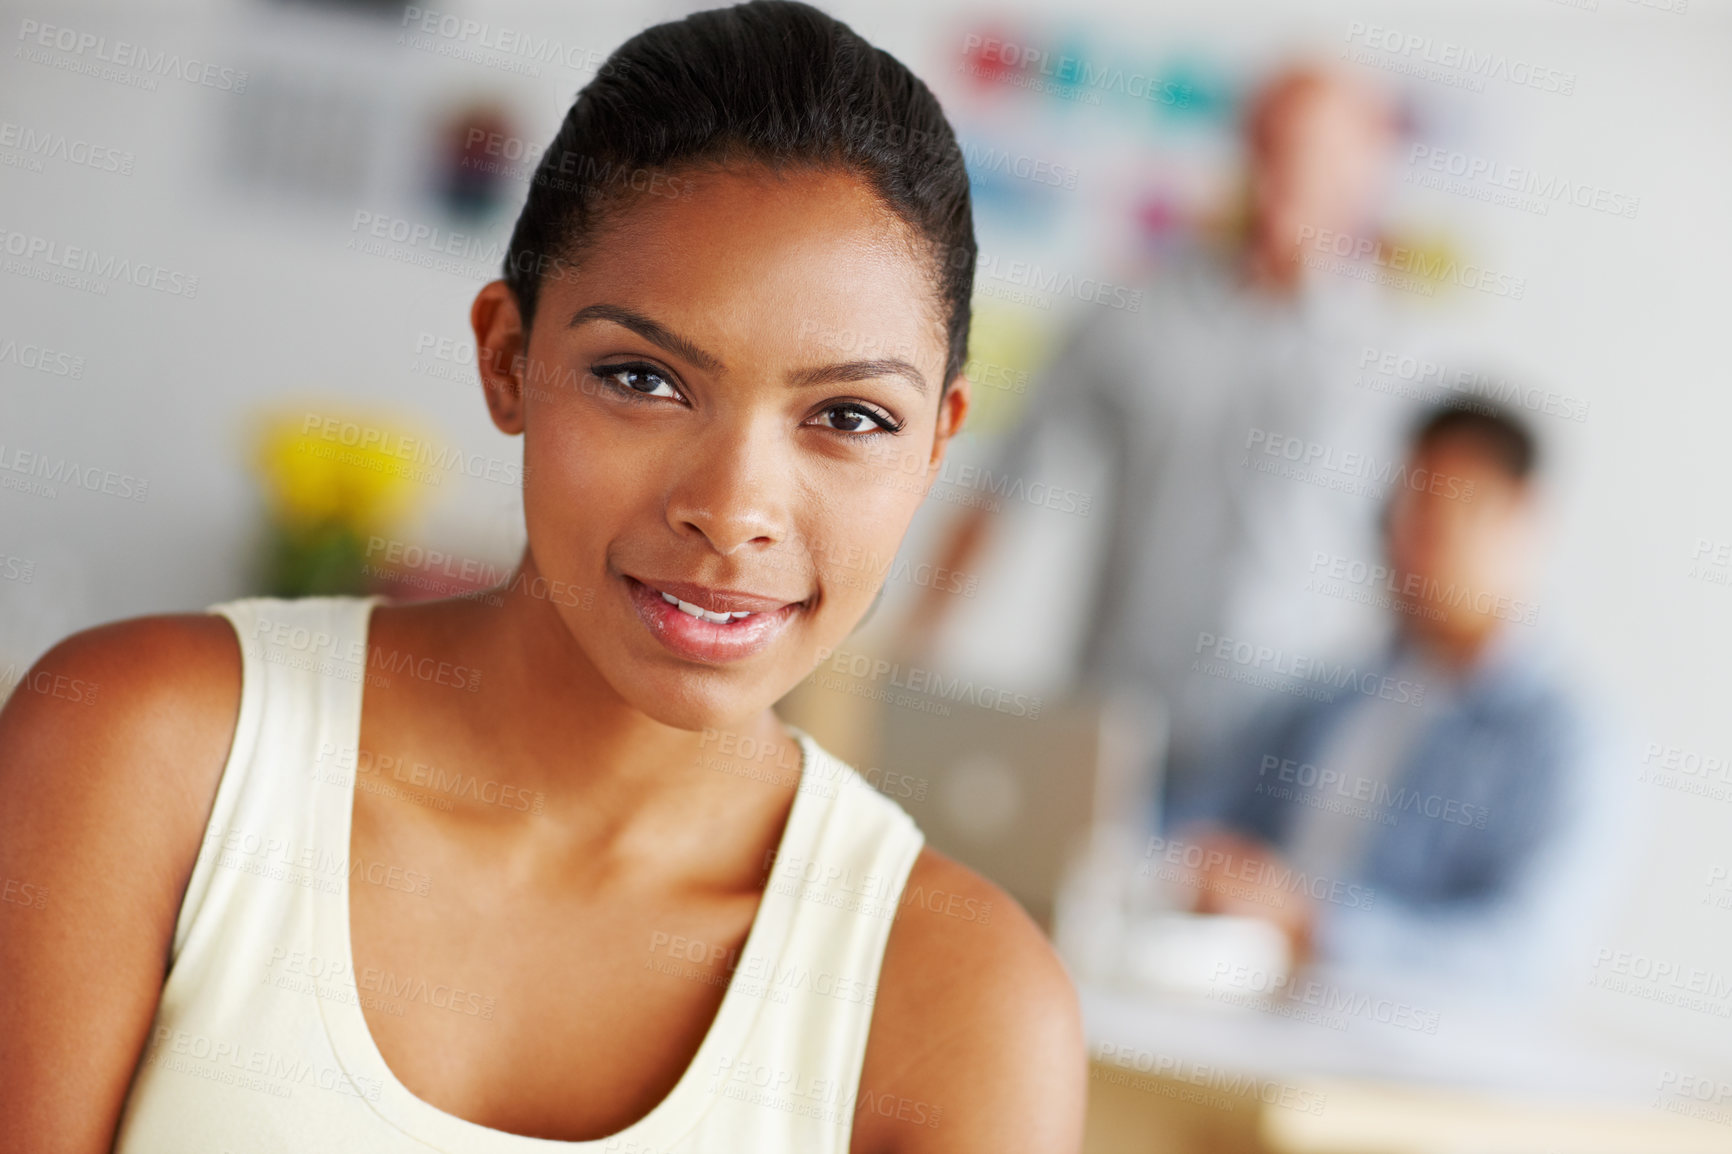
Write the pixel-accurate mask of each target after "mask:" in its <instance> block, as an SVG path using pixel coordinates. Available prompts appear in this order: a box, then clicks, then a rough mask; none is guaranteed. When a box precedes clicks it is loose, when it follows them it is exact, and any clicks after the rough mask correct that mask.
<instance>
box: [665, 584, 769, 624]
mask: <svg viewBox="0 0 1732 1154" xmlns="http://www.w3.org/2000/svg"><path fill="white" fill-rule="evenodd" d="M658 592H660V591H659V590H658ZM662 600H663V601H666V602H667V603H668V604H669V605H677V606H679V610H680V612H681V613H687V614H690V615H691V616H693V617H696V618H698V619H700V620H703V621H709V622H712V623H714V624H716V625H726V624H727V623H728V622H730V621H738V620H740V618H742V617H750V616H751V613H750V612H749V611H745V610H742V611H740V612H737V613H711V612H710V611H709V610H708V609H704V608H701V607H699V606H697V605H693V604H692V603H691V602H690V601H681V600H680V599H679V598H678V597H675V596H674V595H673V594H672V593H663V594H662Z"/></svg>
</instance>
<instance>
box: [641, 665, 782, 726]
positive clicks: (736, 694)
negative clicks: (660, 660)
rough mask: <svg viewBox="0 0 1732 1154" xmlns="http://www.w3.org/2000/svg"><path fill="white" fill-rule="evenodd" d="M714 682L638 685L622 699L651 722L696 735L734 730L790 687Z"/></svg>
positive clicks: (696, 679) (696, 680) (698, 678)
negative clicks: (705, 732) (707, 731)
mask: <svg viewBox="0 0 1732 1154" xmlns="http://www.w3.org/2000/svg"><path fill="white" fill-rule="evenodd" d="M716 680H717V679H712V678H706V677H702V676H696V677H688V678H680V679H678V680H677V681H675V682H673V683H667V684H662V685H654V684H639V685H635V686H633V687H632V689H631V691H630V692H627V693H622V694H621V696H622V697H624V698H625V699H626V701H627V702H629V703H630V704H631V706H632V707H633V708H635V709H636V710H637V711H638V712H640V713H642V714H644V715H645V716H647V717H649V718H650V719H651V720H653V721H658V722H660V723H661V724H663V725H666V726H669V727H671V728H673V729H688V730H692V731H694V732H699V731H703V730H706V729H725V728H729V727H737V726H738V725H739V724H740V723H741V722H743V721H746V720H749V719H750V718H753V717H756V716H757V715H758V714H760V713H762V712H763V711H764V710H766V709H768V708H769V707H770V706H772V705H774V704H775V703H776V702H777V701H779V700H781V698H782V697H783V695H784V694H786V693H787V692H788V690H789V689H791V688H792V686H785V687H781V686H771V687H767V688H758V687H756V686H745V685H718V684H716V683H715V682H716Z"/></svg>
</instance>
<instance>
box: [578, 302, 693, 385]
mask: <svg viewBox="0 0 1732 1154" xmlns="http://www.w3.org/2000/svg"><path fill="white" fill-rule="evenodd" d="M588 321H612V322H613V323H614V324H616V325H618V326H620V327H621V328H623V329H630V330H631V331H632V332H634V333H636V334H637V335H638V336H640V337H642V338H643V339H644V340H646V341H648V342H649V343H650V344H652V345H657V346H659V347H661V348H663V349H666V350H667V351H668V352H670V353H673V354H674V355H675V356H677V357H680V358H682V359H684V360H687V361H690V362H691V363H692V364H694V365H696V366H698V368H700V369H702V370H704V372H706V373H719V372H721V371H722V361H721V358H720V357H716V356H713V355H711V354H709V353H706V352H705V351H704V350H703V349H700V348H699V347H698V346H697V345H695V344H693V343H692V342H691V341H688V340H686V338H684V337H682V336H680V335H679V334H678V333H676V332H674V331H673V330H672V329H670V328H668V327H667V326H666V325H664V324H662V323H661V322H660V321H655V320H651V319H650V318H649V317H646V316H644V315H643V314H642V313H640V312H637V311H635V310H633V309H628V308H625V307H624V306H622V305H604V304H597V305H585V306H584V307H582V308H580V309H578V310H577V311H576V312H575V313H573V314H572V315H571V320H570V322H568V323H567V324H566V326H565V327H566V328H568V329H575V328H577V327H578V326H579V325H581V324H584V323H585V322H588Z"/></svg>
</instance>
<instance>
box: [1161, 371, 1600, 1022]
mask: <svg viewBox="0 0 1732 1154" xmlns="http://www.w3.org/2000/svg"><path fill="white" fill-rule="evenodd" d="M1535 456H1536V446H1535V443H1534V439H1533V437H1532V435H1531V434H1530V433H1529V431H1528V430H1527V429H1526V428H1525V427H1524V426H1523V425H1522V424H1521V423H1519V422H1518V421H1516V420H1515V419H1513V418H1512V417H1510V416H1507V415H1503V414H1501V413H1498V412H1495V411H1492V410H1489V409H1488V408H1487V407H1486V406H1483V405H1478V404H1476V405H1474V406H1472V407H1462V406H1449V407H1445V408H1442V409H1439V410H1436V411H1433V412H1432V413H1431V414H1430V415H1429V416H1428V417H1426V418H1424V419H1423V420H1422V422H1421V424H1420V425H1419V427H1418V429H1417V430H1416V432H1415V434H1414V435H1413V437H1412V439H1411V442H1410V447H1409V449H1408V455H1407V460H1406V466H1407V468H1406V471H1405V473H1398V474H1396V483H1392V486H1391V488H1392V493H1391V496H1390V499H1389V502H1388V504H1387V505H1386V507H1385V510H1384V519H1383V534H1384V543H1385V549H1386V552H1387V570H1388V572H1387V574H1385V575H1382V576H1381V577H1380V578H1378V579H1376V580H1375V583H1372V582H1369V581H1366V580H1365V578H1364V577H1363V575H1362V574H1349V575H1348V579H1347V580H1343V581H1342V582H1341V583H1340V584H1341V585H1343V586H1345V587H1346V588H1347V589H1352V590H1365V591H1367V592H1368V593H1369V592H1375V596H1376V598H1377V600H1378V602H1379V603H1382V604H1384V605H1386V606H1387V608H1389V609H1390V610H1393V611H1394V619H1395V631H1394V632H1395V636H1394V640H1393V642H1392V644H1391V645H1390V646H1389V647H1388V650H1387V652H1386V653H1384V654H1383V656H1382V657H1380V658H1378V659H1375V660H1373V661H1369V662H1362V663H1359V664H1358V665H1357V666H1353V664H1352V663H1351V662H1349V663H1348V665H1349V667H1351V668H1354V669H1355V670H1356V672H1357V674H1358V676H1357V677H1356V678H1355V679H1354V682H1350V683H1348V684H1346V685H1345V686H1344V687H1342V688H1338V689H1333V688H1332V686H1333V685H1334V684H1338V683H1339V681H1338V680H1337V681H1335V682H1325V681H1321V680H1320V681H1316V682H1313V683H1312V684H1314V685H1315V686H1316V687H1317V688H1319V689H1322V690H1325V692H1323V693H1319V694H1318V697H1325V696H1327V697H1330V698H1331V700H1327V701H1324V700H1315V699H1310V698H1302V699H1299V700H1298V701H1297V702H1296V703H1290V704H1285V705H1283V706H1280V707H1276V708H1272V709H1271V710H1270V711H1268V712H1267V713H1265V714H1264V715H1263V716H1262V717H1260V718H1258V719H1257V720H1256V721H1255V722H1254V723H1253V724H1252V726H1251V727H1250V731H1249V732H1248V733H1247V734H1246V735H1245V736H1244V737H1243V738H1241V739H1240V740H1239V741H1238V742H1237V743H1235V745H1234V752H1233V753H1231V754H1227V755H1223V756H1221V757H1219V758H1217V759H1216V760H1215V764H1214V765H1213V766H1211V771H1210V772H1209V773H1208V774H1207V775H1206V777H1205V779H1204V781H1203V782H1202V784H1201V785H1200V786H1199V787H1196V788H1193V790H1192V791H1191V794H1192V796H1191V797H1189V798H1188V799H1179V798H1173V799H1170V800H1169V810H1168V814H1169V820H1168V822H1167V825H1168V828H1169V829H1171V830H1173V831H1175V833H1174V837H1175V838H1176V839H1177V840H1178V841H1181V842H1185V843H1202V844H1203V845H1204V847H1205V850H1206V851H1211V850H1212V851H1218V852H1215V853H1212V854H1210V853H1206V854H1205V855H1204V856H1205V857H1206V858H1207V860H1209V861H1210V862H1211V863H1212V864H1211V865H1209V866H1208V867H1207V868H1206V870H1205V871H1204V872H1203V873H1202V874H1200V875H1198V876H1195V877H1194V878H1193V879H1192V881H1193V884H1194V885H1195V902H1196V905H1195V908H1196V909H1197V910H1199V911H1201V912H1206V913H1210V912H1212V913H1233V914H1241V915H1252V916H1259V917H1262V918H1265V919H1267V920H1272V921H1274V922H1276V923H1277V924H1278V925H1279V926H1280V927H1281V928H1282V929H1283V930H1285V931H1286V933H1287V935H1288V938H1289V941H1290V944H1291V945H1292V946H1293V952H1294V957H1295V960H1296V961H1299V962H1307V961H1309V962H1314V963H1317V964H1321V965H1325V966H1329V967H1332V968H1338V969H1343V970H1347V971H1354V970H1364V971H1370V972H1372V973H1383V974H1386V975H1394V976H1396V977H1397V979H1398V980H1401V981H1410V980H1416V979H1417V980H1421V981H1424V980H1431V981H1440V980H1441V981H1442V982H1443V983H1445V984H1446V985H1447V984H1455V983H1464V984H1472V985H1475V986H1479V985H1481V984H1483V983H1489V984H1490V986H1491V987H1493V988H1497V987H1501V988H1504V989H1514V988H1522V989H1529V990H1531V989H1532V988H1533V987H1535V986H1536V985H1538V984H1541V983H1544V982H1545V981H1546V980H1547V978H1548V977H1551V978H1553V979H1555V977H1556V976H1557V969H1558V967H1559V966H1567V965H1569V964H1571V963H1573V962H1574V961H1576V960H1578V959H1580V960H1585V954H1582V952H1581V951H1583V950H1584V949H1591V943H1585V942H1584V941H1583V936H1584V935H1585V934H1591V933H1592V930H1591V928H1590V927H1591V926H1592V925H1593V915H1594V914H1595V913H1596V911H1597V910H1598V909H1599V908H1601V907H1603V906H1604V905H1605V904H1606V902H1605V899H1606V897H1607V894H1608V892H1609V891H1610V889H1611V888H1612V887H1611V885H1610V884H1609V883H1610V881H1611V879H1612V878H1613V877H1614V876H1615V875H1616V873H1617V869H1618V867H1617V855H1616V854H1614V852H1613V850H1614V848H1615V846H1616V845H1617V844H1618V843H1620V842H1623V843H1626V844H1627V843H1628V841H1629V840H1630V838H1629V831H1628V829H1627V828H1624V829H1620V828H1619V825H1618V822H1619V817H1618V814H1617V812H1616V810H1615V806H1616V805H1617V802H1616V800H1615V797H1614V794H1615V790H1616V786H1615V784H1614V783H1613V782H1612V781H1611V780H1609V779H1607V774H1606V770H1608V769H1610V768H1611V767H1612V765H1613V763H1612V761H1611V758H1609V757H1608V756H1607V751H1608V744H1607V741H1606V740H1605V735H1601V734H1597V733H1596V732H1595V731H1594V730H1593V727H1592V725H1591V723H1590V722H1591V717H1590V711H1589V710H1588V709H1587V708H1585V707H1584V705H1583V703H1582V701H1581V700H1580V699H1579V697H1578V696H1577V694H1576V693H1575V692H1574V691H1573V690H1572V689H1571V688H1570V687H1569V685H1568V683H1567V681H1566V679H1564V678H1563V677H1562V676H1561V675H1560V673H1559V671H1558V668H1557V664H1556V661H1555V659H1554V658H1550V657H1549V654H1548V650H1547V647H1546V646H1544V645H1542V644H1541V643H1540V642H1539V640H1538V639H1537V638H1536V636H1535V634H1536V630H1535V629H1534V628H1533V623H1534V617H1535V613H1534V602H1533V601H1532V593H1531V582H1532V577H1533V569H1534V561H1535V560H1536V554H1537V552H1538V550H1537V548H1536V546H1537V543H1538V528H1539V524H1538V518H1537V502H1536V493H1535V481H1534V479H1533V474H1534V465H1535ZM1366 568H1368V566H1367V567H1366ZM1326 573H1327V569H1325V570H1324V571H1322V572H1320V574H1319V575H1320V576H1322V575H1324V574H1326ZM1354 577H1359V583H1358V584H1353V583H1351V582H1352V579H1353V578H1354ZM1386 688H1387V689H1388V690H1389V691H1388V692H1387V693H1385V692H1383V691H1384V690H1385V689H1386ZM1487 992H1491V990H1487Z"/></svg>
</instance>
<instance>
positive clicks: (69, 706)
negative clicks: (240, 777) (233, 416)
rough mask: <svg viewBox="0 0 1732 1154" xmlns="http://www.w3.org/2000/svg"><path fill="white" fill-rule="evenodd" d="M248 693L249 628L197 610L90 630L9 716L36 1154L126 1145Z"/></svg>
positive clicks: (15, 883)
mask: <svg viewBox="0 0 1732 1154" xmlns="http://www.w3.org/2000/svg"><path fill="white" fill-rule="evenodd" d="M240 696H241V660H240V647H239V644H238V642H237V640H236V638H235V634H234V629H233V627H232V626H231V625H230V624H229V623H228V621H227V620H225V619H224V618H222V617H220V616H216V615H207V614H189V615H185V616H165V617H145V618H136V619H133V620H128V621H121V622H117V623H115V624H112V625H104V626H100V627H98V628H94V629H89V630H86V631H84V632H82V633H78V634H74V635H73V636H71V637H69V638H67V639H66V640H64V641H62V642H61V643H60V644H58V645H56V646H55V647H54V648H53V649H51V650H49V651H48V653H46V654H44V655H43V657H42V658H41V659H40V660H39V661H37V662H36V664H35V665H34V666H32V667H31V669H30V670H29V671H28V672H27V673H26V674H25V675H24V676H23V678H22V679H21V680H20V681H19V683H18V685H17V686H16V688H15V689H14V690H13V692H12V694H11V697H10V698H9V699H8V700H7V702H6V705H5V708H4V709H0V875H3V877H4V892H3V893H0V897H3V898H4V899H5V901H4V903H0V1019H5V1020H7V1021H8V1022H9V1023H11V1026H12V1028H9V1029H7V1030H4V1031H0V1115H3V1116H6V1117H7V1118H8V1119H10V1120H11V1121H10V1122H9V1125H13V1124H16V1125H18V1126H21V1127H22V1128H23V1135H24V1138H25V1141H24V1143H23V1144H24V1145H26V1146H32V1147H34V1146H41V1147H43V1148H46V1147H48V1146H50V1145H55V1146H57V1147H58V1148H62V1149H68V1150H83V1149H88V1150H98V1149H101V1150H106V1149H107V1148H108V1146H109V1144H110V1143H111V1142H112V1140H113V1136H114V1135H113V1129H114V1125H115V1121H116V1119H117V1116H118V1111H119V1109H120V1104H121V1102H122V1100H123V1098H124V1094H125V1090H126V1087H127V1084H128V1082H129V1080H130V1078H131V1075H132V1071H133V1067H134V1065H135V1064H136V1062H137V1059H138V1054H139V1051H140V1049H141V1048H142V1045H143V1042H144V1038H145V1035H146V1033H147V1031H148V1028H149V1025H150V1021H151V1018H152V1016H153V1015H154V1013H155V1010H156V1003H157V999H158V997H159V996H160V993H161V987H162V980H163V976H164V972H165V968H166V964H167V954H168V949H169V945H170V943H171V941H172V937H173V931H174V924H175V920H176V917H177V914H178V910H179V905H180V901H181V897H182V895H183V893H184V891H185V887H186V882H187V879H188V877H189V875H190V874H191V871H192V866H193V863H194V861H195V860H196V858H197V854H198V848H199V843H200V841H201V835H202V832H203V829H204V824H205V822H206V821H207V820H208V817H209V813H210V808H211V803H212V799H213V798H214V795H215V792H216V788H217V784H218V781H219V780H220V778H221V776H222V769H223V766H224V764H225V763H226V761H227V754H228V749H229V745H230V743H231V741H232V739H233V735H234V729H235V722H236V718H237V716H238V714H239V704H240ZM15 1133H16V1131H15ZM32 1138H34V1139H37V1140H38V1141H35V1142H32V1141H31V1140H30V1139H32Z"/></svg>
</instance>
